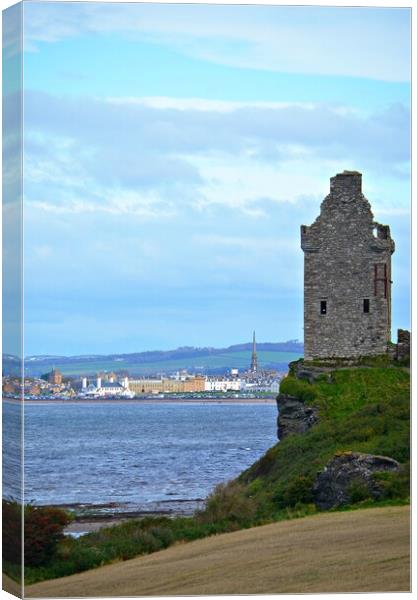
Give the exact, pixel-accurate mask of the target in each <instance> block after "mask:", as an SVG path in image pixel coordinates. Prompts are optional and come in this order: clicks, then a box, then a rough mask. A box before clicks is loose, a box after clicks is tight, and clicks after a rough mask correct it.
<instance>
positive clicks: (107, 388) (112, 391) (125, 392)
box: [81, 377, 135, 398]
mask: <svg viewBox="0 0 417 600" xmlns="http://www.w3.org/2000/svg"><path fill="white" fill-rule="evenodd" d="M112 379H113V381H102V380H101V377H97V380H96V384H95V385H94V384H93V383H90V384H89V385H87V378H86V377H83V379H82V387H81V394H82V395H83V396H94V397H97V396H98V397H100V398H103V397H108V398H109V397H112V396H113V397H114V396H122V397H124V398H133V397H134V395H135V394H134V392H132V391H131V390H129V379H128V378H127V377H123V379H122V380H121V381H120V382H117V381H114V378H112Z"/></svg>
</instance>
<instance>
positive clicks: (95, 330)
mask: <svg viewBox="0 0 417 600" xmlns="http://www.w3.org/2000/svg"><path fill="white" fill-rule="evenodd" d="M23 10H24V16H23V23H24V38H23V39H24V202H25V233H24V235H25V240H24V241H25V354H26V355H33V354H63V355H75V354H97V353H103V354H104V353H113V352H114V353H117V352H119V353H121V352H134V351H144V350H153V349H169V348H175V347H179V346H185V345H187V346H214V347H223V346H228V345H231V344H234V343H242V342H245V341H250V339H251V334H252V330H253V329H256V332H257V339H258V340H259V341H284V340H288V339H300V340H302V339H303V253H302V251H301V249H300V233H299V228H300V225H301V224H306V225H308V224H311V223H312V222H313V221H314V219H315V218H316V217H317V216H318V214H319V210H320V203H321V201H322V200H323V198H324V197H325V196H326V194H327V193H328V191H329V179H330V177H332V176H333V175H335V174H336V173H338V172H340V171H343V170H344V169H354V170H359V171H360V172H362V174H363V191H364V193H365V195H366V197H367V198H368V200H369V201H370V202H371V205H372V208H373V212H374V215H375V218H376V220H377V221H379V222H381V223H384V224H385V223H386V224H389V225H390V226H391V233H392V237H393V238H394V240H395V242H396V252H395V254H394V255H393V281H394V284H393V333H394V335H395V331H396V329H397V327H404V328H408V327H409V326H410V321H409V311H410V306H409V295H410V139H409V136H410V11H409V10H408V9H404V8H397V9H389V8H339V7H333V8H330V7H294V6H293V7H284V6H243V5H241V6H237V5H235V6H219V5H217V6H215V5H157V4H145V5H140V4H99V3H88V2H79V3H60V2H58V3H54V2H45V3H43V2H29V3H25V4H24V9H23ZM10 52H11V51H10Z"/></svg>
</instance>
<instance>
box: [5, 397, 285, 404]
mask: <svg viewBox="0 0 417 600" xmlns="http://www.w3.org/2000/svg"><path fill="white" fill-rule="evenodd" d="M3 402H10V403H11V404H21V403H22V400H20V399H17V398H4V397H3ZM23 402H24V404H275V403H276V399H275V397H273V398H255V397H249V398H196V397H192V398H186V397H177V398H144V399H142V398H123V399H122V400H117V399H112V398H100V399H97V400H95V399H91V398H73V399H71V400H64V399H62V398H51V399H48V400H34V399H31V400H23Z"/></svg>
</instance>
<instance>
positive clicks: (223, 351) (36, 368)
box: [3, 340, 304, 377]
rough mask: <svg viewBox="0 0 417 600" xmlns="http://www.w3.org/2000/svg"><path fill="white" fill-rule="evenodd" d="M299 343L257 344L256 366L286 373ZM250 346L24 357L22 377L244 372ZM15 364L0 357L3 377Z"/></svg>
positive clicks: (300, 352)
mask: <svg viewBox="0 0 417 600" xmlns="http://www.w3.org/2000/svg"><path fill="white" fill-rule="evenodd" d="M303 351H304V348H303V344H301V343H300V342H298V341H297V340H289V341H287V342H275V343H274V342H264V343H258V344H257V353H258V362H259V365H260V367H263V368H275V369H278V370H286V368H287V365H288V363H289V362H290V361H292V360H296V359H297V358H300V357H301V356H302V355H303ZM251 352H252V344H250V343H247V344H235V345H233V346H229V347H228V348H212V347H204V348H194V347H192V346H183V347H181V348H176V349H175V350H152V351H147V352H134V353H130V354H108V355H100V354H94V355H81V356H57V355H40V356H28V357H26V359H25V374H26V375H27V376H32V377H33V376H39V375H41V374H43V373H45V372H47V371H49V370H51V369H52V368H53V367H55V368H57V369H60V370H61V371H62V372H63V373H64V374H66V375H80V374H86V375H94V374H95V373H97V372H98V371H116V372H118V371H128V372H129V374H131V375H140V374H143V375H146V374H150V373H158V372H165V373H170V372H174V371H177V370H179V369H188V370H189V371H191V372H204V373H208V372H224V371H225V370H227V369H230V368H238V369H246V368H248V367H249V365H250V358H251ZM18 365H19V362H18V359H17V358H16V357H15V356H12V355H9V354H7V355H6V354H4V355H3V373H4V375H8V374H16V370H17V368H18Z"/></svg>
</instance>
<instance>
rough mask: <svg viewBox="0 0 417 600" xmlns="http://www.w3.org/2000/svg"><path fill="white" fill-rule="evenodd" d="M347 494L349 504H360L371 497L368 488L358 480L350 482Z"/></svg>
mask: <svg viewBox="0 0 417 600" xmlns="http://www.w3.org/2000/svg"><path fill="white" fill-rule="evenodd" d="M347 492H348V494H349V501H350V503H351V504H356V503H357V502H362V501H363V500H366V499H368V498H369V497H370V496H371V493H370V491H369V489H368V486H367V485H366V484H365V483H363V482H362V481H360V480H357V481H352V483H351V484H350V485H349V487H348V490H347Z"/></svg>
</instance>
